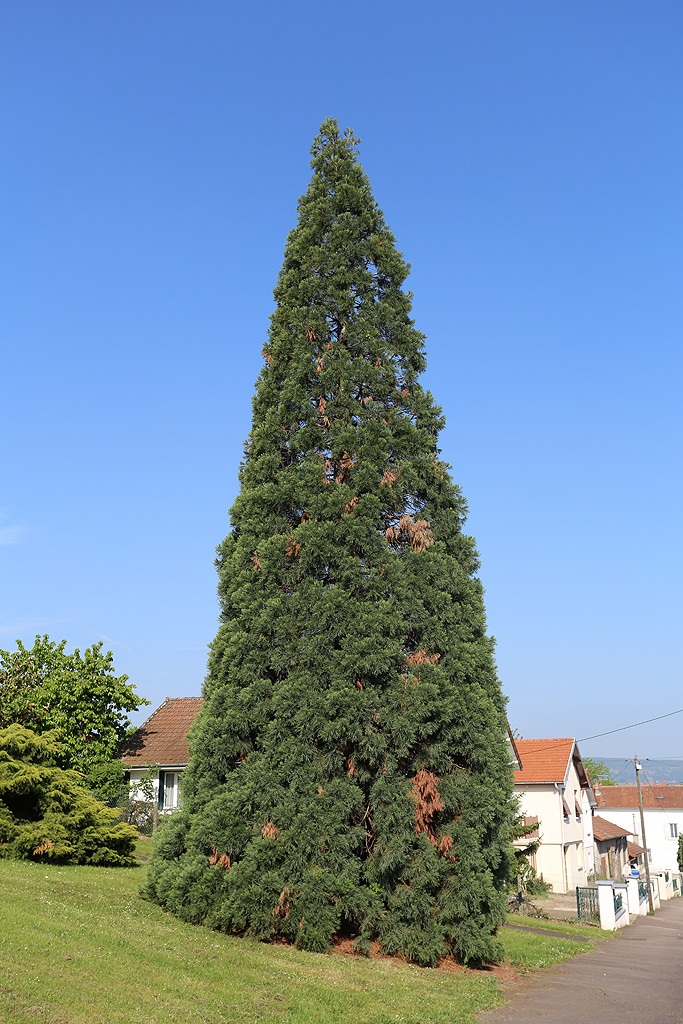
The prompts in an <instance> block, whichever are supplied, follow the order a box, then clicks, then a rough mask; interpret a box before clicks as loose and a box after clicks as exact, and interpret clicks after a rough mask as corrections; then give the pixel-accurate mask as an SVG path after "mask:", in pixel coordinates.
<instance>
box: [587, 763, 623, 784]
mask: <svg viewBox="0 0 683 1024" xmlns="http://www.w3.org/2000/svg"><path fill="white" fill-rule="evenodd" d="M583 766H584V768H585V769H586V771H587V772H588V778H589V779H590V780H591V785H592V786H615V785H616V783H615V781H614V779H613V778H612V773H611V771H610V770H609V768H608V767H607V765H606V764H605V762H604V761H596V760H595V759H594V758H592V757H584V758H583Z"/></svg>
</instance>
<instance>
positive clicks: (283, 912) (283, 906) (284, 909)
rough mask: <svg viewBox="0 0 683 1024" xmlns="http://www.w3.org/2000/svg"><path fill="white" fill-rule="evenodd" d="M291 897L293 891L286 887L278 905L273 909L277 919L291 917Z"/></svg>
mask: <svg viewBox="0 0 683 1024" xmlns="http://www.w3.org/2000/svg"><path fill="white" fill-rule="evenodd" d="M290 895H291V889H290V888H289V886H288V885H286V886H285V887H284V889H283V890H282V892H281V893H280V896H279V898H278V901H277V903H276V904H275V906H274V907H273V914H274V916H275V917H289V897H290Z"/></svg>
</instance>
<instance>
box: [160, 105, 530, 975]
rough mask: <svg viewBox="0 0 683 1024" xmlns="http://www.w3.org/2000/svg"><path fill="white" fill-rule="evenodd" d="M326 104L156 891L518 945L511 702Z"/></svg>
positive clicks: (283, 925) (460, 952)
mask: <svg viewBox="0 0 683 1024" xmlns="http://www.w3.org/2000/svg"><path fill="white" fill-rule="evenodd" d="M356 150H357V140H356V139H355V138H354V135H353V133H352V132H351V131H350V130H347V132H346V133H345V134H343V135H342V134H340V132H339V129H338V126H337V122H336V121H334V120H331V119H330V120H327V121H325V122H324V124H323V125H322V128H321V132H320V135H319V136H318V137H317V138H316V140H315V142H314V145H313V149H312V155H313V159H312V167H313V177H312V180H311V183H310V185H309V188H308V190H307V192H306V193H305V194H304V196H303V197H302V198H301V200H300V202H299V216H298V223H297V226H296V227H295V229H294V230H293V231H292V232H291V233H290V235H289V238H288V241H287V246H286V251H285V258H284V265H283V267H282V270H281V272H280V275H279V278H278V282H277V286H276V289H275V300H276V309H275V312H274V313H273V316H272V320H271V328H270V333H269V338H268V341H267V344H266V345H265V348H264V350H263V356H264V366H263V369H262V372H261V374H260V376H259V379H258V382H257V386H256V394H255V397H254V403H253V425H252V431H251V433H250V435H249V438H248V440H247V443H246V447H245V458H244V462H243V464H242V467H241V471H240V483H241V489H240V493H239V496H238V497H237V500H236V501H235V504H234V506H233V508H232V511H231V524H232V530H231V532H230V534H229V535H228V537H227V538H226V540H225V541H224V542H223V544H222V545H221V546H220V548H219V556H218V559H217V567H218V572H219V596H220V602H221V625H220V628H219V631H218V634H217V636H216V639H215V641H214V643H213V645H212V650H211V655H210V660H209V671H208V676H207V679H206V682H205V687H204V695H205V702H204V707H203V709H202V712H201V714H200V715H199V716H198V719H197V721H196V724H195V728H194V730H193V734H192V737H191V740H192V743H191V748H192V754H191V760H190V765H189V767H188V769H187V772H186V777H185V783H184V789H183V799H184V808H183V810H182V811H180V812H179V813H178V814H177V815H174V816H173V817H172V818H171V820H170V821H169V822H167V823H165V824H164V826H163V828H162V829H161V830H160V835H159V839H158V843H157V846H156V850H155V854H154V856H153V858H152V862H151V865H150V873H149V881H148V888H147V893H148V894H149V896H150V897H151V898H153V899H155V900H157V901H158V902H159V903H160V904H162V905H164V906H166V907H167V908H169V909H170V910H172V911H174V912H175V913H176V914H178V915H180V916H181V917H183V918H184V919H186V920H190V921H195V922H200V921H201V922H204V923H207V924H209V925H211V926H213V927H215V928H219V929H223V930H225V931H228V932H232V933H238V934H243V933H248V934H251V935H254V936H257V937H259V938H261V939H264V940H274V939H277V938H285V939H287V940H289V941H292V942H295V943H296V944H297V945H298V946H299V947H300V948H304V949H309V950H320V951H322V950H325V949H327V948H328V947H329V945H330V942H331V941H332V939H333V937H335V936H339V935H347V936H349V935H350V936H355V937H356V944H357V947H358V948H359V949H364V948H367V945H368V943H369V942H370V941H371V940H378V941H379V942H380V944H381V947H382V949H383V950H384V952H385V953H387V954H402V955H404V956H406V957H408V958H409V959H411V960H413V961H415V962H417V963H419V964H425V965H429V964H434V963H436V962H437V960H438V959H439V958H440V957H441V956H443V955H445V954H448V953H449V952H452V953H453V954H454V955H455V956H457V957H458V958H460V959H461V960H463V961H465V962H491V961H495V960H497V959H498V958H499V954H500V949H499V944H498V942H497V940H496V939H495V932H496V928H497V926H498V925H499V924H500V923H501V921H502V919H503V914H504V902H505V899H504V889H505V884H506V880H507V878H508V875H509V872H510V867H511V849H510V846H509V842H508V837H509V835H510V829H511V823H512V817H513V812H512V806H511V802H510V795H511V789H512V783H511V773H510V768H509V757H508V752H507V747H506V736H505V733H506V715H505V702H504V698H503V696H502V693H501V687H500V683H499V681H498V678H497V675H496V669H495V665H494V660H493V649H492V641H491V639H489V638H488V637H487V635H486V624H485V613H484V605H483V597H482V588H481V585H480V582H479V580H478V579H477V576H476V572H477V567H478V561H477V553H476V551H475V547H474V541H473V540H472V538H471V537H468V536H467V535H466V534H464V533H463V522H464V519H465V514H466V503H465V500H464V498H463V496H462V494H461V492H460V490H459V489H458V487H457V486H456V485H455V484H454V483H453V481H452V480H451V477H450V475H449V471H448V466H447V465H446V463H444V462H443V461H442V459H441V458H440V452H439V448H438V447H437V442H438V432H439V430H440V429H441V428H442V426H443V417H442V414H441V411H440V409H439V408H438V407H437V406H436V405H435V403H434V401H433V399H432V396H431V395H430V394H429V392H427V391H425V390H424V389H423V388H422V386H421V384H420V382H419V377H420V374H421V373H422V371H423V370H424V368H425V354H424V339H423V335H422V334H420V332H419V331H417V330H416V328H415V326H414V324H413V321H412V320H411V317H410V312H411V303H410V295H409V294H408V293H406V292H405V291H404V290H403V288H402V286H403V283H404V281H405V278H406V276H407V273H408V268H407V266H406V264H405V262H404V261H403V258H402V256H401V254H400V253H399V252H398V251H397V249H396V246H395V241H394V238H393V236H392V234H391V232H390V231H389V229H388V227H387V225H386V223H385V221H384V217H383V215H382V212H381V211H380V210H379V208H378V207H377V205H376V203H375V201H374V198H373V195H372V192H371V189H370V185H369V182H368V179H367V177H366V176H365V174H364V172H363V170H362V168H361V166H360V164H359V163H358V160H357V155H356Z"/></svg>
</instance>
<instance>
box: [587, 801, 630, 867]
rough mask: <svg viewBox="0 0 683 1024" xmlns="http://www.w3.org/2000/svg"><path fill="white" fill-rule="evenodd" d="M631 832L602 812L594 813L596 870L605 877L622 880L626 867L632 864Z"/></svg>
mask: <svg viewBox="0 0 683 1024" xmlns="http://www.w3.org/2000/svg"><path fill="white" fill-rule="evenodd" d="M630 835H631V833H630V832H629V831H627V829H625V828H622V827H621V826H620V825H615V824H614V822H612V821H608V820H607V818H603V817H602V815H600V814H594V815H593V838H594V840H595V871H596V874H597V875H598V876H602V877H603V878H613V879H614V880H615V881H617V882H620V881H621V880H622V878H623V877H624V868H625V867H626V865H627V864H630V861H631V858H630V854H629V842H628V839H629V836H630Z"/></svg>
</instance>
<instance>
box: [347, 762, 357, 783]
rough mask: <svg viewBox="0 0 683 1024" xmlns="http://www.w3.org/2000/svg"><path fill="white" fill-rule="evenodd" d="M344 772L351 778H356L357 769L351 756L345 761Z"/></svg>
mask: <svg viewBox="0 0 683 1024" xmlns="http://www.w3.org/2000/svg"><path fill="white" fill-rule="evenodd" d="M346 774H347V775H350V776H351V778H352V779H357V778H358V771H357V769H356V765H355V764H354V760H353V758H352V757H350V758H349V759H348V761H347V762H346Z"/></svg>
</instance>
